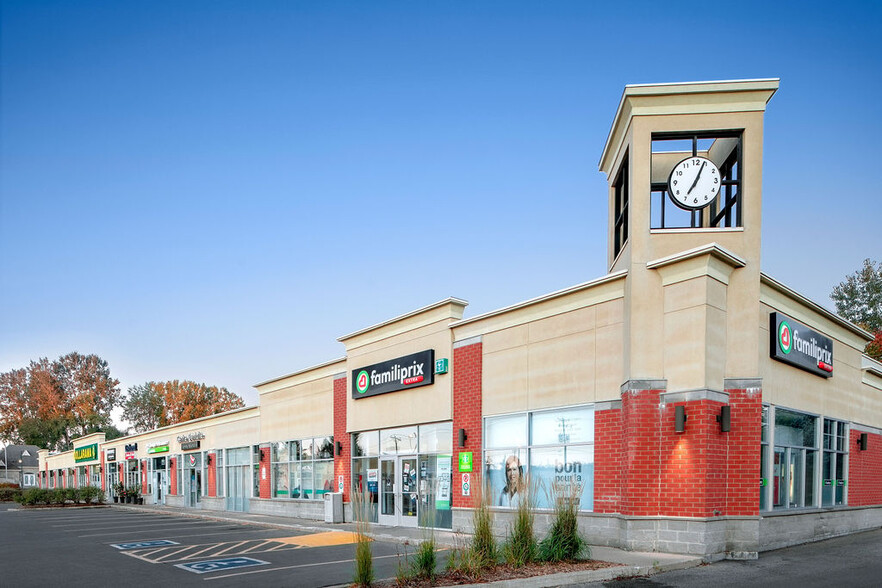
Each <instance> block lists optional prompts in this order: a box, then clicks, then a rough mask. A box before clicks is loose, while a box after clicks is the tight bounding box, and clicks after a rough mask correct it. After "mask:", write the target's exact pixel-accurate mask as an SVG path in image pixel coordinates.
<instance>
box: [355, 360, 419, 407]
mask: <svg viewBox="0 0 882 588" xmlns="http://www.w3.org/2000/svg"><path fill="white" fill-rule="evenodd" d="M434 368H435V350H434V349H428V350H426V351H420V352H419V353H413V354H411V355H405V356H404V357H398V358H396V359H390V360H389V361H384V362H382V363H375V364H374V365H369V366H367V367H363V368H358V369H355V370H352V397H353V398H355V399H359V398H365V397H366V396H376V395H377V394H385V393H387V392H397V391H398V390H408V389H410V388H419V387H420V386H428V385H429V384H431V383H432V382H433V378H434Z"/></svg>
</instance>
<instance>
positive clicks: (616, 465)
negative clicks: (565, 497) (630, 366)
mask: <svg viewBox="0 0 882 588" xmlns="http://www.w3.org/2000/svg"><path fill="white" fill-rule="evenodd" d="M610 404H612V407H611V408H606V409H599V410H597V412H595V413H594V512H606V513H609V512H619V508H620V507H621V501H622V460H621V458H622V408H621V404H620V403H610Z"/></svg>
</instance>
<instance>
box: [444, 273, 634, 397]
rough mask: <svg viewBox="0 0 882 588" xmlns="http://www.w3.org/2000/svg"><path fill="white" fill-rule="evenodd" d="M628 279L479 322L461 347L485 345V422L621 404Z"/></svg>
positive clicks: (462, 332) (461, 334)
mask: <svg viewBox="0 0 882 588" xmlns="http://www.w3.org/2000/svg"><path fill="white" fill-rule="evenodd" d="M624 283H625V280H624V276H623V275H621V276H619V277H617V278H616V279H614V280H611V281H606V282H602V283H600V284H597V285H588V286H585V287H582V288H576V289H575V290H573V291H569V292H565V293H562V294H560V295H557V296H550V297H544V298H542V299H538V300H536V301H531V302H527V303H524V304H522V305H518V306H517V307H516V308H512V309H510V310H507V311H505V312H498V313H492V314H491V315H490V316H487V317H485V318H481V317H476V319H472V320H471V321H469V322H464V324H462V325H458V326H455V327H454V332H455V338H456V339H457V340H463V339H468V338H471V337H476V336H480V337H481V339H482V343H483V345H482V351H483V368H482V378H481V383H482V392H483V396H482V409H483V412H484V414H502V413H507V412H513V411H521V410H532V409H539V408H551V407H556V406H566V405H571V404H584V403H590V402H596V401H598V400H617V399H619V397H620V391H619V387H620V386H621V383H622V358H623V354H624V350H623V347H622V346H623V330H622V320H623V319H622V314H623V308H624V305H623V296H624Z"/></svg>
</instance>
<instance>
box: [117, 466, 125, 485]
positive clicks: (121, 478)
mask: <svg viewBox="0 0 882 588" xmlns="http://www.w3.org/2000/svg"><path fill="white" fill-rule="evenodd" d="M125 463H126V462H124V461H121V462H118V463H117V470H118V471H119V481H120V483H121V484H122V485H123V486H126V468H125Z"/></svg>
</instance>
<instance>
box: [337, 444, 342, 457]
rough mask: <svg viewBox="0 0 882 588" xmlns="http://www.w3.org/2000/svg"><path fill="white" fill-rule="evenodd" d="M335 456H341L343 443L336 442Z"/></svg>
mask: <svg viewBox="0 0 882 588" xmlns="http://www.w3.org/2000/svg"><path fill="white" fill-rule="evenodd" d="M337 455H343V443H341V442H340V441H337Z"/></svg>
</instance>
